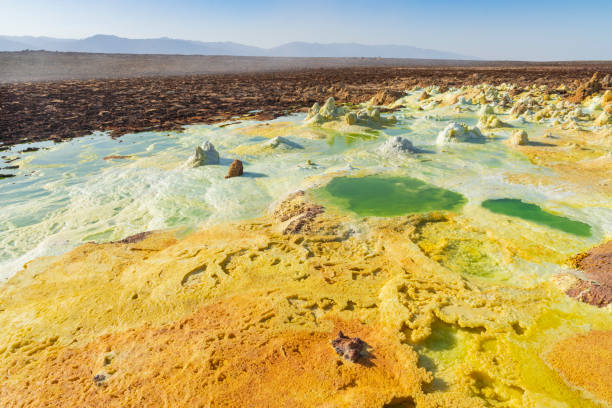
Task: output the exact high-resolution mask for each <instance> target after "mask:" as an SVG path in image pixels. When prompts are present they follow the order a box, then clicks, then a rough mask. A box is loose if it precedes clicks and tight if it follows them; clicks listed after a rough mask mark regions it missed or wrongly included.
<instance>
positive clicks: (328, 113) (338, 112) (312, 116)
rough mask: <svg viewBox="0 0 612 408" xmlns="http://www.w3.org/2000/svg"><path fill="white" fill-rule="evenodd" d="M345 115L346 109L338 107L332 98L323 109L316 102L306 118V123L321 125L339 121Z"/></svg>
mask: <svg viewBox="0 0 612 408" xmlns="http://www.w3.org/2000/svg"><path fill="white" fill-rule="evenodd" d="M344 114H345V110H344V108H342V107H337V106H336V101H335V99H334V98H333V97H330V98H329V99H327V101H326V102H325V104H324V105H323V106H322V107H320V106H319V104H318V103H316V102H315V103H314V105H312V107H311V108H310V109H309V110H308V115H307V116H306V120H305V121H304V122H305V123H308V124H321V123H324V122H327V121H330V120H334V119H337V118H339V117H340V116H343V115H344Z"/></svg>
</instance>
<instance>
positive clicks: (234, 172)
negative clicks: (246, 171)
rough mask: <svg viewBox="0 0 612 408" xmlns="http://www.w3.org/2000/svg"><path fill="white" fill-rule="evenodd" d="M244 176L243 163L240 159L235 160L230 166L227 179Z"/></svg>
mask: <svg viewBox="0 0 612 408" xmlns="http://www.w3.org/2000/svg"><path fill="white" fill-rule="evenodd" d="M239 176H242V162H241V161H240V160H238V159H235V160H234V161H233V162H232V164H231V165H230V168H229V171H228V172H227V176H225V178H226V179H228V178H232V177H239Z"/></svg>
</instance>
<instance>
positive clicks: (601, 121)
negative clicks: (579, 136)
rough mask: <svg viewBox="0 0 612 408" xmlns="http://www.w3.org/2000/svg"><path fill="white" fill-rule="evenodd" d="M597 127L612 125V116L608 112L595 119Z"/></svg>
mask: <svg viewBox="0 0 612 408" xmlns="http://www.w3.org/2000/svg"><path fill="white" fill-rule="evenodd" d="M595 125H596V126H605V125H612V116H610V115H609V114H608V113H607V112H601V114H600V115H599V116H598V117H597V119H595Z"/></svg>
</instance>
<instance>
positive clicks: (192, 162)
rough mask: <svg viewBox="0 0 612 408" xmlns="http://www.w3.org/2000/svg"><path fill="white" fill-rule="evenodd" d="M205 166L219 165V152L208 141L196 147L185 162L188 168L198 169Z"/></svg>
mask: <svg viewBox="0 0 612 408" xmlns="http://www.w3.org/2000/svg"><path fill="white" fill-rule="evenodd" d="M207 164H219V152H218V151H217V150H216V149H215V146H213V144H212V143H210V142H209V141H206V142H204V144H202V146H198V147H196V148H195V153H194V154H193V156H191V157H190V158H189V159H188V160H187V162H186V165H187V166H188V167H200V166H205V165H207Z"/></svg>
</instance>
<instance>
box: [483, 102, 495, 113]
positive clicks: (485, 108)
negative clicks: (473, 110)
mask: <svg viewBox="0 0 612 408" xmlns="http://www.w3.org/2000/svg"><path fill="white" fill-rule="evenodd" d="M479 113H480V115H481V116H485V115H493V114H494V113H495V110H494V109H493V107H492V106H491V105H488V104H487V105H483V107H482V108H480V112H479Z"/></svg>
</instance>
